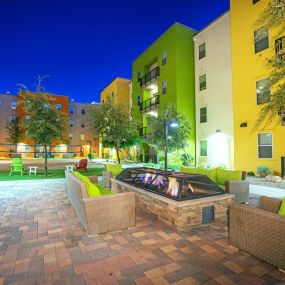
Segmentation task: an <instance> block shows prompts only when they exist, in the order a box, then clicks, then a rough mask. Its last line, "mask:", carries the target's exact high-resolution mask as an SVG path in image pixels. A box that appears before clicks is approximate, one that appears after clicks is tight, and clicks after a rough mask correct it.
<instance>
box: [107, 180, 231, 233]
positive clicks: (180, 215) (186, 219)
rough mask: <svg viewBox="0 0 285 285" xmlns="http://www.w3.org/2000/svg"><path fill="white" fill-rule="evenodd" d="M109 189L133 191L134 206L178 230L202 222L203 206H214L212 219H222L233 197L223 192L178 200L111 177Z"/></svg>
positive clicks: (115, 191) (113, 190) (116, 191)
mask: <svg viewBox="0 0 285 285" xmlns="http://www.w3.org/2000/svg"><path fill="white" fill-rule="evenodd" d="M111 190H112V192H113V193H118V192H119V193H121V192H126V191H133V192H135V193H136V207H139V208H141V209H142V210H144V211H146V212H148V213H152V214H154V215H155V216H157V218H158V219H160V220H162V221H163V222H165V223H167V224H168V225H171V226H174V227H176V228H177V229H178V230H184V229H187V228H189V227H191V226H195V225H199V224H202V209H203V208H204V207H209V206H214V219H215V220H219V219H224V218H225V217H226V215H227V210H228V207H229V205H230V204H231V203H232V201H233V198H234V196H233V195H231V194H223V195H217V196H212V197H206V198H199V199H194V200H187V201H181V202H178V201H175V200H172V199H168V198H166V197H164V196H160V195H158V194H154V193H151V192H148V191H146V190H143V189H140V188H137V187H135V186H132V185H129V184H127V183H124V182H121V181H118V180H115V179H112V182H111Z"/></svg>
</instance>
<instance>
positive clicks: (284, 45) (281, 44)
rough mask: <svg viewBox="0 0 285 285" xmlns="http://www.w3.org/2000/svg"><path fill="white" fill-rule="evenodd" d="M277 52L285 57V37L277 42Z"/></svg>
mask: <svg viewBox="0 0 285 285" xmlns="http://www.w3.org/2000/svg"><path fill="white" fill-rule="evenodd" d="M275 52H276V55H278V56H281V57H283V56H284V55H285V36H284V37H281V38H279V39H277V40H275Z"/></svg>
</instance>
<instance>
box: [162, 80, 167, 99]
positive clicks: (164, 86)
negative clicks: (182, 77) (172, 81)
mask: <svg viewBox="0 0 285 285" xmlns="http://www.w3.org/2000/svg"><path fill="white" fill-rule="evenodd" d="M166 92H167V81H166V80H163V81H162V95H164V94H166Z"/></svg>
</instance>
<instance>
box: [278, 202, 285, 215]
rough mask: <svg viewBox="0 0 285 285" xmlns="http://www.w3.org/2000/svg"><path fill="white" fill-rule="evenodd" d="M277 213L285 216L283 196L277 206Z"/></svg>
mask: <svg viewBox="0 0 285 285" xmlns="http://www.w3.org/2000/svg"><path fill="white" fill-rule="evenodd" d="M278 215H280V216H284V217H285V198H283V200H282V202H281V206H280V208H279V211H278Z"/></svg>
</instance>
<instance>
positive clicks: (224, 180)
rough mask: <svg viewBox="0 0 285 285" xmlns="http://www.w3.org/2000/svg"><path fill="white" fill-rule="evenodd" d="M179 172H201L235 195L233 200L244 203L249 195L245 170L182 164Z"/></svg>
mask: <svg viewBox="0 0 285 285" xmlns="http://www.w3.org/2000/svg"><path fill="white" fill-rule="evenodd" d="M180 171H181V172H185V173H192V174H202V175H206V176H208V178H210V179H211V180H212V181H213V182H215V183H217V184H218V185H219V186H220V187H221V188H222V189H223V190H225V192H227V193H229V194H233V195H235V200H236V201H237V202H239V203H244V202H246V201H247V199H248V195H249V182H248V181H246V180H245V179H246V172H245V171H241V170H229V169H222V168H202V167H187V166H182V167H181V170H180Z"/></svg>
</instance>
